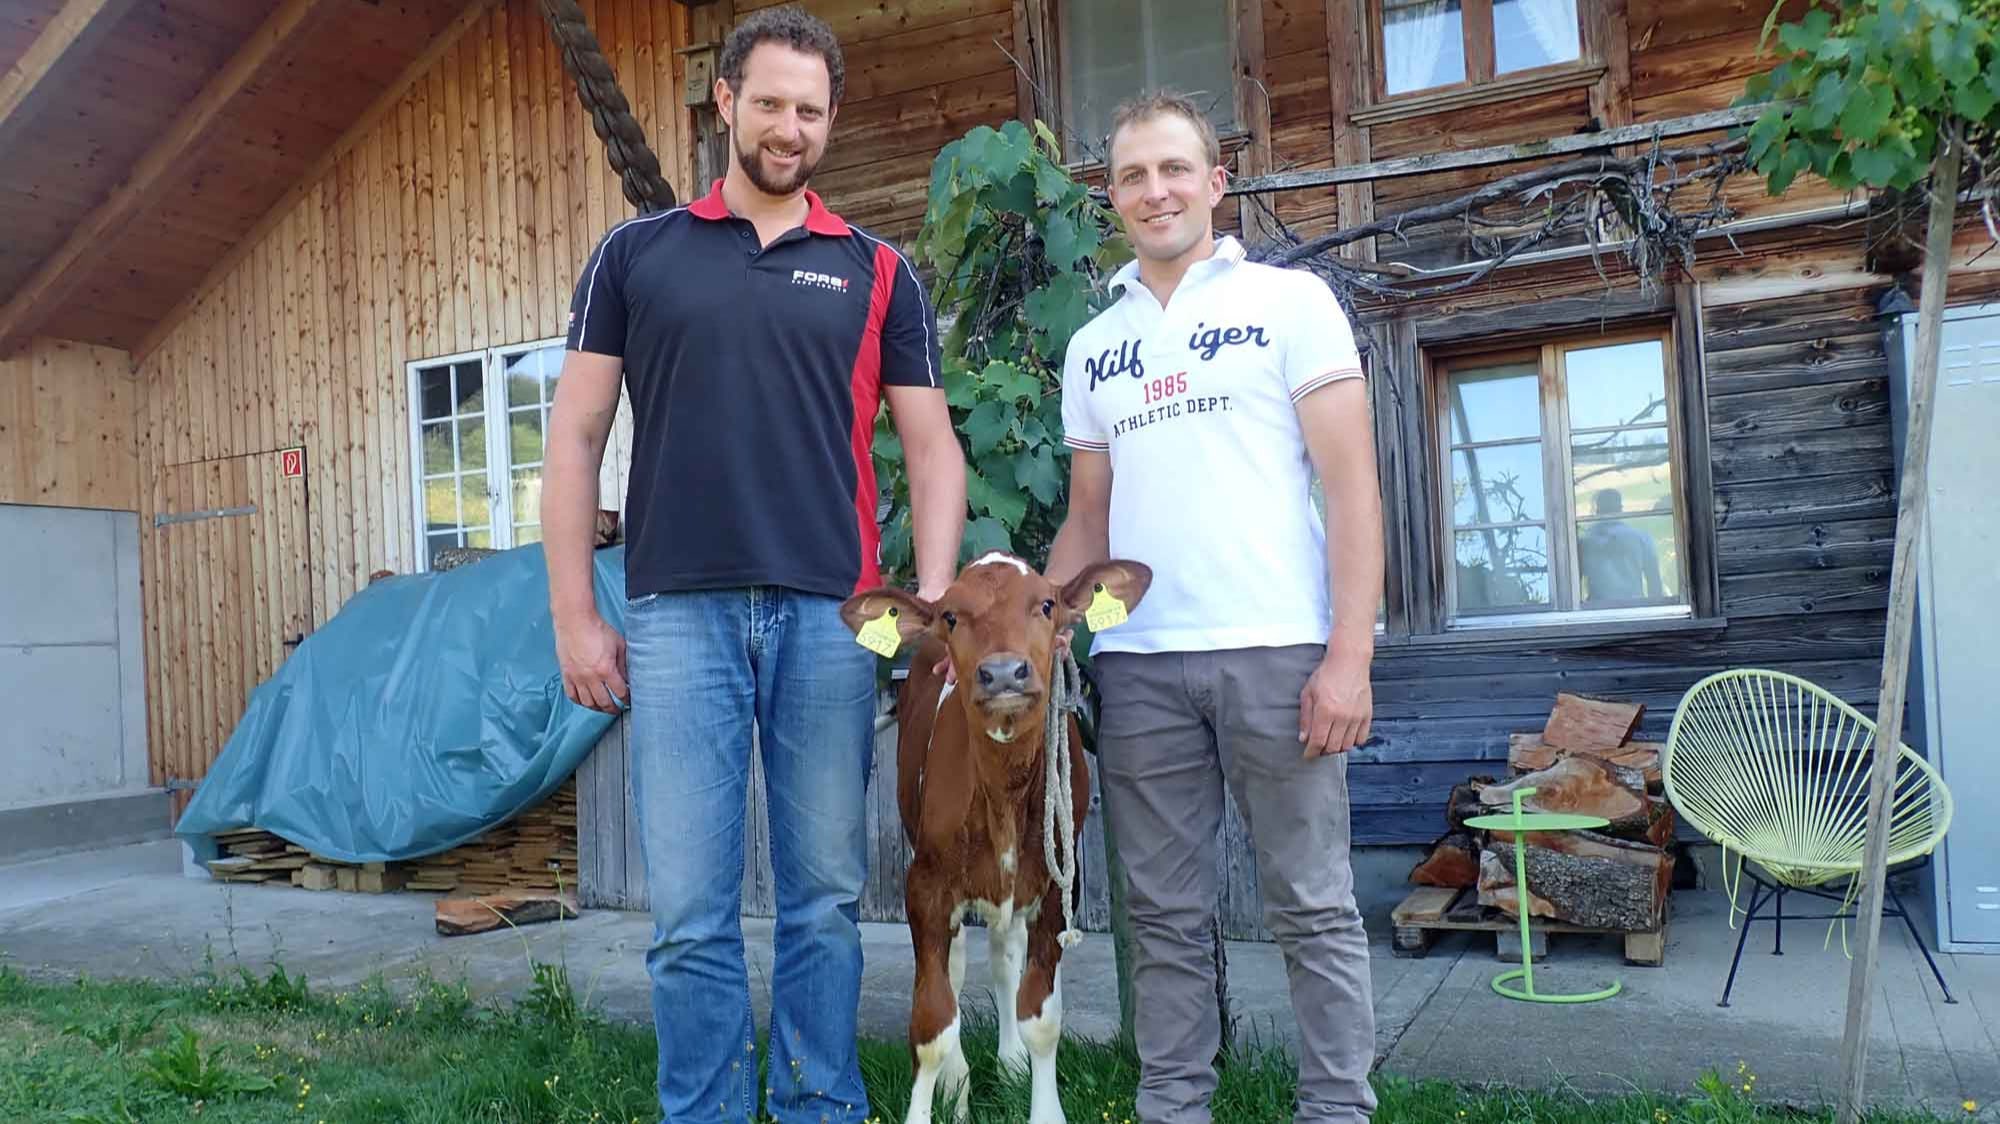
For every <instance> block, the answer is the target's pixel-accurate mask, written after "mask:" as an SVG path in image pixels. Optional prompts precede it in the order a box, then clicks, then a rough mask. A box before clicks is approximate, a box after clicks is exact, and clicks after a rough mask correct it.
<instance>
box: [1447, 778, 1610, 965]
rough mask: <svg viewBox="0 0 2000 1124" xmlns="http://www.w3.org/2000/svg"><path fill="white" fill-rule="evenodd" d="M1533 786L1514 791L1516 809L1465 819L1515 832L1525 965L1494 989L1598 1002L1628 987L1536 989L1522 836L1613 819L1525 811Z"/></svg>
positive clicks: (1486, 828) (1517, 903)
mask: <svg viewBox="0 0 2000 1124" xmlns="http://www.w3.org/2000/svg"><path fill="white" fill-rule="evenodd" d="M1534 794H1535V790H1534V789H1532V788H1517V789H1515V790H1514V810H1513V811H1512V812H1503V813H1498V814H1495V815H1490V816H1474V817H1472V818H1471V819H1469V820H1466V821H1465V826H1467V827H1476V828H1478V829H1480V830H1481V831H1507V832H1512V833H1513V835H1514V895H1515V902H1514V904H1515V912H1516V913H1517V914H1519V915H1520V918H1521V966H1520V967H1519V968H1515V969H1513V970H1511V971H1506V972H1502V973H1500V974H1499V975H1497V976H1495V977H1493V990H1494V991H1497V992H1499V993H1500V994H1502V995H1504V996H1506V997H1507V998H1509V999H1521V1000H1526V1001H1527V1002H1530V1003H1595V1002H1596V1001H1598V1000H1600V999H1609V998H1611V997H1612V996H1614V995H1616V994H1618V992H1619V990H1620V989H1621V988H1622V987H1623V986H1624V985H1623V984H1620V983H1618V982H1617V981H1615V980H1614V981H1612V984H1611V986H1610V987H1607V988H1604V989H1602V990H1600V991H1590V992H1583V993H1581V994H1577V995H1554V994H1549V993H1545V992H1539V991H1536V990H1535V965H1534V959H1533V956H1532V954H1531V951H1530V950H1531V947H1532V946H1531V944H1530V942H1529V939H1528V912H1529V910H1528V898H1529V893H1528V859H1527V854H1526V850H1525V849H1526V847H1527V844H1526V843H1524V842H1523V841H1522V838H1521V837H1522V836H1523V835H1524V834H1525V833H1527V832H1530V831H1578V830H1583V829H1588V828H1598V827H1607V826H1609V825H1610V823H1611V821H1610V820H1607V819H1605V818H1604V817H1603V816H1583V815H1576V814H1573V813H1568V812H1524V811H1522V810H1521V799H1522V797H1526V796H1533V795H1534ZM1514 979H1519V980H1520V981H1521V985H1522V986H1520V987H1513V986H1510V985H1509V981H1510V980H1514Z"/></svg>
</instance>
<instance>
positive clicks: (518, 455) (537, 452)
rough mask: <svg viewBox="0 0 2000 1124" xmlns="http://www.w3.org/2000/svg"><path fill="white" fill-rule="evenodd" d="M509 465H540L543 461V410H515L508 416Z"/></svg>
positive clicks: (538, 408)
mask: <svg viewBox="0 0 2000 1124" xmlns="http://www.w3.org/2000/svg"><path fill="white" fill-rule="evenodd" d="M507 433H508V450H507V451H508V455H509V456H510V457H511V458H512V459H511V460H509V461H508V463H509V464H513V465H523V464H540V463H541V460H542V408H541V407H540V406H536V407H534V408H533V409H528V410H515V411H513V412H512V413H510V414H508V415H507Z"/></svg>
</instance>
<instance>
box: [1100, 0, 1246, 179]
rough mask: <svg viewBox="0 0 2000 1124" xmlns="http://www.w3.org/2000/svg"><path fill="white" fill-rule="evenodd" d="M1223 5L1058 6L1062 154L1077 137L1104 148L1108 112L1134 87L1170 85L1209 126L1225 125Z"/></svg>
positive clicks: (1177, 1)
mask: <svg viewBox="0 0 2000 1124" xmlns="http://www.w3.org/2000/svg"><path fill="white" fill-rule="evenodd" d="M1229 12H1230V6H1229V5H1227V4H1218V3H1216V2H1215V0H1090V2H1089V3H1077V4H1064V5H1062V19H1063V27H1062V48H1063V55H1064V58H1063V78H1064V81H1063V90H1062V93H1063V100H1064V110H1065V114H1066V116H1067V118H1068V122H1069V125H1068V127H1069V129H1070V132H1071V135H1070V136H1066V137H1064V138H1063V140H1064V143H1065V145H1066V146H1068V147H1066V148H1065V155H1070V154H1071V152H1070V150H1071V149H1073V148H1074V147H1075V145H1076V144H1077V143H1078V142H1079V141H1081V142H1083V143H1084V144H1085V145H1086V146H1087V149H1088V153H1087V154H1088V155H1091V156H1102V155H1104V153H1103V152H1102V151H1101V149H1102V146H1103V144H1104V140H1105V136H1106V134H1107V133H1109V132H1110V129H1111V111H1112V110H1113V109H1114V108H1116V107H1117V105H1118V103H1119V102H1120V101H1123V100H1124V99H1125V98H1127V97H1130V96H1131V95H1132V92H1133V91H1135V90H1138V89H1141V88H1153V87H1159V86H1170V87H1173V88H1174V89H1177V90H1179V91H1181V92H1183V93H1185V94H1187V95H1189V96H1190V97H1192V98H1193V99H1194V100H1195V104H1197V105H1199V106H1201V107H1202V109H1203V111H1204V112H1205V113H1207V114H1208V118H1209V120H1210V121H1211V122H1212V123H1213V124H1214V125H1215V128H1216V130H1217V131H1224V130H1228V129H1230V128H1233V127H1234V125H1235V120H1236V104H1235V95H1234V92H1233V86H1232V84H1231V83H1232V79H1231V69H1230V58H1229V44H1230V40H1231V34H1230V27H1229ZM1075 155H1078V156H1081V155H1086V153H1082V152H1079V153H1075Z"/></svg>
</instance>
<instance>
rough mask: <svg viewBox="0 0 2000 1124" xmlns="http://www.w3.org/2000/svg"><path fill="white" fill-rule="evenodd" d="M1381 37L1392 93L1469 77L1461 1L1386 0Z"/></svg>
mask: <svg viewBox="0 0 2000 1124" xmlns="http://www.w3.org/2000/svg"><path fill="white" fill-rule="evenodd" d="M1496 7H1497V5H1496ZM1570 22H1571V23H1572V24H1574V23H1575V22H1576V21H1575V20H1574V19H1573V18H1572V19H1571V21H1570ZM1382 42H1383V47H1382V56H1383V59H1384V60H1385V67H1386V72H1385V73H1384V74H1383V82H1384V84H1385V89H1386V90H1387V91H1388V92H1389V93H1392V94H1402V93H1408V92H1409V91H1411V90H1424V89H1429V88H1430V87H1432V86H1449V85H1452V84H1454V83H1457V82H1463V81H1465V34H1464V31H1463V30H1462V17H1461V15H1460V14H1459V10H1458V0H1415V2H1411V0H1384V3H1383V5H1382Z"/></svg>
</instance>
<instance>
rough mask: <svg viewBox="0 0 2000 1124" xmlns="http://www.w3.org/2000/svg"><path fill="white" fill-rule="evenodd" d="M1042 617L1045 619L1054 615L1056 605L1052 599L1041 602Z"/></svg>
mask: <svg viewBox="0 0 2000 1124" xmlns="http://www.w3.org/2000/svg"><path fill="white" fill-rule="evenodd" d="M1042 615H1043V616H1045V617H1053V616H1055V615H1056V603H1055V601H1054V600H1053V599H1051V600H1047V601H1043V602H1042Z"/></svg>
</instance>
